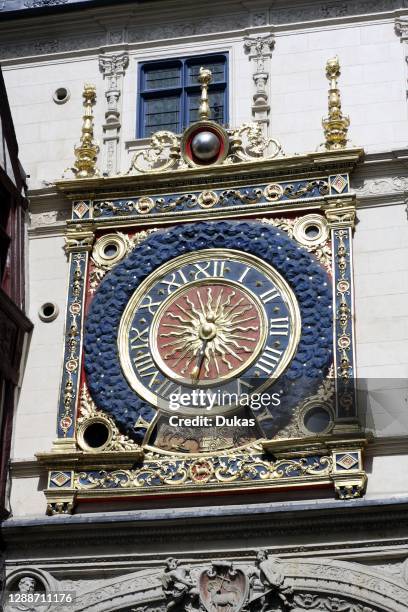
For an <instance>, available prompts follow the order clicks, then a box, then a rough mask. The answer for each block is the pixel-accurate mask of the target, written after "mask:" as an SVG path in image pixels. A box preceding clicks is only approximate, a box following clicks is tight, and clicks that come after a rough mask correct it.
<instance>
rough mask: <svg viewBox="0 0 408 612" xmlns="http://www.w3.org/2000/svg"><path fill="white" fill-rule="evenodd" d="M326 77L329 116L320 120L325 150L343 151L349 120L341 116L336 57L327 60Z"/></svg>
mask: <svg viewBox="0 0 408 612" xmlns="http://www.w3.org/2000/svg"><path fill="white" fill-rule="evenodd" d="M326 76H327V79H328V80H329V83H330V88H329V114H328V117H327V118H326V119H323V120H322V125H323V129H324V135H325V138H326V141H325V148H326V149H327V150H329V151H331V150H334V149H344V148H345V147H346V146H347V131H348V128H349V125H350V119H349V118H348V117H346V116H345V115H343V113H342V110H341V99H340V90H339V88H338V86H337V80H338V78H339V76H340V64H339V59H338V57H334V58H332V59H330V60H328V62H327V64H326Z"/></svg>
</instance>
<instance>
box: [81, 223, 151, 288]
mask: <svg viewBox="0 0 408 612" xmlns="http://www.w3.org/2000/svg"><path fill="white" fill-rule="evenodd" d="M155 231H157V230H156V229H150V230H143V231H141V232H137V233H136V234H134V235H133V236H128V234H122V232H116V233H114V234H105V235H104V236H102V237H101V238H99V239H98V240H97V241H96V243H95V246H94V249H93V251H92V256H91V262H92V267H91V271H90V275H89V277H90V282H89V289H90V291H91V293H94V292H95V291H96V289H97V288H98V287H99V284H100V282H101V280H102V279H103V277H104V276H105V274H106V273H107V272H109V270H111V269H112V268H113V266H115V265H116V264H117V263H119V262H120V261H121V260H122V259H123V258H124V257H126V255H128V254H129V253H130V252H131V251H132V250H133V249H134V248H135V247H136V246H137V245H138V244H140V243H141V242H143V240H146V238H147V237H148V236H150V234H152V233H153V232H155ZM111 251H112V253H111Z"/></svg>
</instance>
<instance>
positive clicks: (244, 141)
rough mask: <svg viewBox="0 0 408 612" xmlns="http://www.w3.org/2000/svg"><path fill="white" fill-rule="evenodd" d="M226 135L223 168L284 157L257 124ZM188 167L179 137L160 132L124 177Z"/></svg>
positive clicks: (137, 154)
mask: <svg viewBox="0 0 408 612" xmlns="http://www.w3.org/2000/svg"><path fill="white" fill-rule="evenodd" d="M227 133H228V136H229V141H230V143H229V146H230V149H229V154H228V155H227V157H226V159H225V160H224V162H223V163H224V164H234V163H239V162H243V161H244V162H250V161H254V160H259V159H274V158H275V157H278V156H280V155H283V151H282V146H281V145H280V143H279V142H278V141H277V140H275V139H274V138H268V137H266V136H265V135H264V133H263V129H262V125H260V124H259V123H244V124H243V125H241V126H240V127H239V128H237V129H234V130H227ZM187 167H188V166H187V164H186V162H185V161H184V160H183V156H182V154H181V139H180V137H179V136H177V135H176V134H173V132H169V131H165V130H163V131H160V132H156V133H155V134H153V136H152V138H151V141H150V147H149V148H148V149H143V150H142V151H137V152H136V153H135V154H134V155H133V157H132V160H131V162H130V167H129V170H128V172H127V174H138V173H139V174H143V173H145V172H165V171H167V170H183V169H186V168H187Z"/></svg>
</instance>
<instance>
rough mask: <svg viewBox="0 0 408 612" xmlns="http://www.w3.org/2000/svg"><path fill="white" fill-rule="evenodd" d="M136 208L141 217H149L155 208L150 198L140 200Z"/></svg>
mask: <svg viewBox="0 0 408 612" xmlns="http://www.w3.org/2000/svg"><path fill="white" fill-rule="evenodd" d="M135 208H136V210H137V212H138V213H140V214H141V215H147V214H148V213H149V212H150V211H151V210H152V208H154V201H153V200H152V198H148V197H146V196H144V197H142V198H139V199H138V201H137V202H136V204H135Z"/></svg>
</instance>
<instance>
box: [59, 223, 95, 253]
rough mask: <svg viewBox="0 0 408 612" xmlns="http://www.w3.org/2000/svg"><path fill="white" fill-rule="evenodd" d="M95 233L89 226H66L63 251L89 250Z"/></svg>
mask: <svg viewBox="0 0 408 612" xmlns="http://www.w3.org/2000/svg"><path fill="white" fill-rule="evenodd" d="M94 239H95V234H94V232H93V230H92V228H91V227H89V226H82V224H78V225H75V226H71V227H68V229H67V233H66V235H65V247H64V248H65V252H66V253H71V252H72V253H73V252H75V253H78V252H83V251H91V250H92V245H93V241H94Z"/></svg>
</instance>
